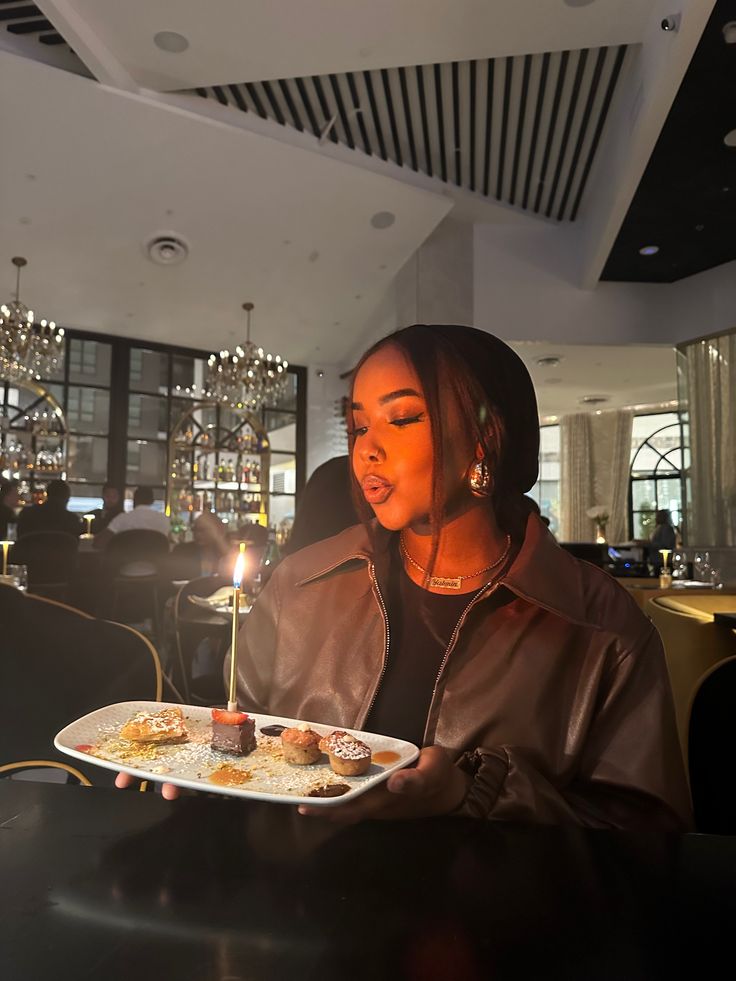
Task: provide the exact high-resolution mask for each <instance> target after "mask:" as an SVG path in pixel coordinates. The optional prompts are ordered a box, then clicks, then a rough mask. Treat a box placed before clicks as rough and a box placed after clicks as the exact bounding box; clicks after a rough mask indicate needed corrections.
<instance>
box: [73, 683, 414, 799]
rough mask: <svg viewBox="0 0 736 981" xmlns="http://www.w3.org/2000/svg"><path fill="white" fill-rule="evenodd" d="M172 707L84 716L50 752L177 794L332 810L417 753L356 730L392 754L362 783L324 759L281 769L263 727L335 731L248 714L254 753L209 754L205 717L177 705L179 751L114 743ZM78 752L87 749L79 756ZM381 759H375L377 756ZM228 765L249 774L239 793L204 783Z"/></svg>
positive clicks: (202, 711) (150, 705)
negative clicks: (335, 793) (134, 723)
mask: <svg viewBox="0 0 736 981" xmlns="http://www.w3.org/2000/svg"><path fill="white" fill-rule="evenodd" d="M173 704H174V703H171V702H118V703H117V704H115V705H108V706H106V707H105V708H101V709H97V710H96V711H95V712H90V713H89V715H85V716H83V717H82V718H81V719H77V721H76V722H72V723H71V724H70V725H68V726H66V727H65V728H64V729H62V730H61V732H60V733H59V734H58V735H57V736H56V738H55V739H54V745H55V746H56V748H57V749H58V750H60V751H61V752H62V753H66V754H67V755H68V756H73V757H75V758H76V759H78V760H83V761H85V762H86V763H93V764H94V765H95V766H101V767H104V768H105V769H107V770H119V771H121V772H122V773H129V774H130V775H131V776H133V777H138V778H139V779H141V780H154V781H156V782H158V783H173V784H176V786H177V787H188V788H189V789H190V790H202V791H206V792H207V793H213V794H228V795H230V796H234V797H250V798H254V799H256V800H267V801H274V802H276V803H280V804H309V805H311V806H313V807H336V806H339V805H340V804H344V803H346V802H347V801H349V800H353V799H354V798H355V797H358V796H359V795H360V794H362V793H364V792H365V791H366V790H369V789H370V788H371V787H374V786H375V785H376V784H378V783H381V782H382V781H383V780H385V779H386V778H387V777H388V776H389V775H390V774H391V773H393V772H394V770H399V769H401V768H402V767H404V766H407V765H408V764H409V763H412V762H413V761H414V760H415V759H416V758H417V757H418V756H419V750H418V749H417V747H416V746H415V745H414V744H413V743H407V742H405V741H404V740H403V739H392V738H391V736H381V735H378V734H376V733H371V732H360V731H359V730H357V729H345V730H344V731H345V732H350V733H352V734H353V735H354V736H357V737H358V738H359V739H362V740H363V742H365V743H367V744H368V746H370V748H371V750H372V752H373V755H374V757H375V756H376V754H380V753H389V754H395V755H396V758H395V759H391V760H390V762H389V761H387V762H385V763H371V767H370V769H369V770H368V772H367V773H365V774H364V775H363V776H362V777H343V776H341V775H339V774H337V773H334V772H333V771H332V769H331V768H330V764H329V760H328V757H327V756H326V755H325V754H322V757H321V758H320V760H319V761H318V762H317V763H313V764H312V765H311V766H296V765H294V764H292V763H287V762H286V760H284V758H283V755H282V752H281V738H280V737H279V736H264V735H263V733H262V732H261V729H262V728H263V727H264V726H270V725H282V726H287V727H289V726H297V725H300V724H301V723H302V722H308V725H309V726H310V728H312V729H314V731H315V732H318V733H319V734H320V735H327V734H328V733H330V732H332V731H333V730H334V729H335V728H338V727H336V726H326V725H323V724H321V723H318V722H309V721H308V720H306V719H287V718H284V717H283V716H276V715H254V714H252V713H249V714H250V715H251V718H252V719H253V720H254V721H255V724H256V740H257V742H258V746H257V748H256V749H255V750H254V751H253V752H252V753H249V754H248V755H247V756H234V755H232V754H230V753H221V752H219V751H218V750H214V749H212V748H211V747H210V735H211V731H212V729H211V722H212V717H211V711H210V709H209V708H207V707H205V706H201V705H179V706H177V707H178V708H180V709H181V710H182V712H183V713H184V721H185V725H186V727H187V731H188V732H189V742H186V743H179V744H178V745H169V746H155V745H153V744H150V743H149V744H136V743H131V742H130V741H128V740H121V739H120V736H119V734H120V728H121V726H122V725H123V724H124V723H125V722H127V721H128V719H130V718H131V716H133V715H135V713H136V712H150V711H154V712H155V711H158V710H159V709H161V708H166V707H168V706H170V705H173ZM80 747H85V748H84V749H81V748H80ZM379 759H380V757H379ZM224 764H228V765H230V766H234V767H236V768H237V769H239V770H245V771H247V772H248V774H249V777H248V779H247V783H244V784H243V785H242V786H221V785H220V784H216V783H212V782H211V781H210V780H209V776H210V775H211V774H212V773H214V772H215V770H217V769H218V767H221V766H223V765H224ZM338 783H340V784H347V785H348V786H349V787H350V790H349V791H346V793H344V794H343V795H342V796H340V797H310V796H309V792H310V791H311V790H313V789H314V788H316V787H322V786H325V785H327V784H338Z"/></svg>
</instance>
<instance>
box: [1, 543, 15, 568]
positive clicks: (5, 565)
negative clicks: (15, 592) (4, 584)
mask: <svg viewBox="0 0 736 981" xmlns="http://www.w3.org/2000/svg"><path fill="white" fill-rule="evenodd" d="M0 544H2V546H3V575H4V576H7V574H8V549H9V548H10V546H11V545H12V544H13V543H12V542H2V543H0Z"/></svg>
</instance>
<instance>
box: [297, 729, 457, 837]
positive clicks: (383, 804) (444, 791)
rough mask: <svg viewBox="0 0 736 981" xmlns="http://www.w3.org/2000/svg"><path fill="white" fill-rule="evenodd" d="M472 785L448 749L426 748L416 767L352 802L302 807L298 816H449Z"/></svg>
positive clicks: (346, 820)
mask: <svg viewBox="0 0 736 981" xmlns="http://www.w3.org/2000/svg"><path fill="white" fill-rule="evenodd" d="M470 782H471V777H470V776H469V775H468V774H465V773H463V772H462V770H459V769H458V768H457V767H456V766H454V765H453V763H452V762H451V760H450V757H449V756H448V754H447V752H446V750H444V749H442V747H441V746H427V747H426V748H425V749H423V750H422V751H421V753H420V754H419V759H418V760H417V765H416V767H415V768H413V769H411V768H408V769H404V770H397V771H396V773H392V774H391V776H390V777H389V778H388V780H387V781H386V782H385V783H382V784H380V786H378V787H375V788H374V789H373V790H368V791H366V793H364V794H361V796H360V797H358V798H356V799H355V800H354V801H351V803H349V804H344V805H342V806H340V807H329V808H326V807H309V806H308V805H304V804H302V805H300V807H299V813H300V814H306V815H309V816H310V817H321V818H326V819H327V820H328V821H333V822H335V823H339V824H354V823H355V822H356V821H366V820H370V819H380V820H400V819H402V818H421V817H432V816H434V815H437V814H449V813H450V811H454V810H455V808H457V807H459V806H460V804H461V803H462V802H463V800H464V798H465V795H466V794H467V792H468V789H469V787H470Z"/></svg>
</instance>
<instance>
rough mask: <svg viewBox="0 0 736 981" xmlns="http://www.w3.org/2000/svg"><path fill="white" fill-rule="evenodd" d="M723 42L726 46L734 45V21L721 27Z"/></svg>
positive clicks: (735, 30)
mask: <svg viewBox="0 0 736 981" xmlns="http://www.w3.org/2000/svg"><path fill="white" fill-rule="evenodd" d="M723 40H724V41H725V42H726V44H736V20H730V21H729V22H728V23H727V24H724V25H723Z"/></svg>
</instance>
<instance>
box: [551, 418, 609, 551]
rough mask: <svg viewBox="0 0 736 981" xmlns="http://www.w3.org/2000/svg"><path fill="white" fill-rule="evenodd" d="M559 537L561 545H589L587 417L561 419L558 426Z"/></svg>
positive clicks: (590, 493) (590, 475)
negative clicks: (580, 543)
mask: <svg viewBox="0 0 736 981" xmlns="http://www.w3.org/2000/svg"><path fill="white" fill-rule="evenodd" d="M560 464H561V466H560V473H561V487H560V504H561V508H560V510H561V516H560V534H559V538H560V541H562V542H590V541H593V532H594V530H595V525H594V522H593V521H592V520H591V519H590V518H589V517H588V515H587V514H586V511H587V510H588V508H589V507H591V506H592V505H593V504H598V503H603V502H599V501H593V500H592V496H593V459H592V440H591V432H590V416H589V415H588V414H587V413H584V412H581V413H576V414H574V415H569V416H563V418H562V420H561V423H560Z"/></svg>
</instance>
